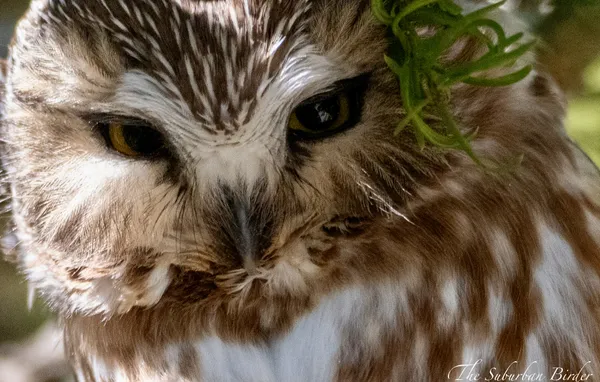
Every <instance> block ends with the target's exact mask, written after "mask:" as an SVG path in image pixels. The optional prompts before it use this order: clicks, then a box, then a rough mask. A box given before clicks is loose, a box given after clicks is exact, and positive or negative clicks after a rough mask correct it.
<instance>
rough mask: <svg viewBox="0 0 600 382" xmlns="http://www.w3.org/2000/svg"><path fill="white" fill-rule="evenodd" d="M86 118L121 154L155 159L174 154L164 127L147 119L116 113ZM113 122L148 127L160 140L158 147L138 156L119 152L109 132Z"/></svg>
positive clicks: (116, 151)
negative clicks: (163, 129)
mask: <svg viewBox="0 0 600 382" xmlns="http://www.w3.org/2000/svg"><path fill="white" fill-rule="evenodd" d="M86 119H87V120H88V122H89V124H90V126H91V127H92V128H93V129H94V130H95V131H96V132H97V133H98V134H100V136H101V137H102V139H103V140H104V143H105V144H106V147H107V148H108V149H110V150H111V151H112V152H114V153H116V154H117V155H119V156H122V157H125V158H128V159H134V160H155V159H162V158H167V157H168V158H170V157H171V156H172V155H171V154H170V153H171V150H170V144H169V142H168V140H167V139H166V138H165V134H164V132H163V131H162V129H159V128H157V127H156V125H155V124H153V123H151V122H149V121H147V120H145V119H142V118H137V117H131V116H122V115H115V114H97V115H92V116H87V117H86ZM113 123H118V124H121V125H123V126H124V127H132V128H143V129H148V131H151V132H152V134H153V135H154V136H155V137H156V139H157V140H160V144H159V145H158V148H157V149H156V150H155V151H153V152H152V153H139V155H138V156H136V157H132V156H127V155H125V154H123V153H121V152H119V151H118V150H117V149H116V148H115V147H114V146H113V144H112V142H111V139H110V135H109V132H110V125H111V124H113Z"/></svg>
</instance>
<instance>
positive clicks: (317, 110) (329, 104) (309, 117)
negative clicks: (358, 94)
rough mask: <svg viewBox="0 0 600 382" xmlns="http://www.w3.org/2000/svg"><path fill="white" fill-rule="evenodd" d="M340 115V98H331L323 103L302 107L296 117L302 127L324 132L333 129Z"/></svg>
mask: <svg viewBox="0 0 600 382" xmlns="http://www.w3.org/2000/svg"><path fill="white" fill-rule="evenodd" d="M339 115H340V99H339V97H331V98H328V99H325V100H322V101H318V102H313V103H310V104H308V105H304V106H300V107H299V108H298V109H297V110H296V117H297V118H298V121H300V123H301V124H302V126H304V127H306V128H307V129H310V130H315V131H323V130H327V129H329V128H331V127H332V126H333V125H334V124H335V123H336V121H337V119H338V117H339Z"/></svg>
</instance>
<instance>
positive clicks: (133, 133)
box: [102, 122, 164, 157]
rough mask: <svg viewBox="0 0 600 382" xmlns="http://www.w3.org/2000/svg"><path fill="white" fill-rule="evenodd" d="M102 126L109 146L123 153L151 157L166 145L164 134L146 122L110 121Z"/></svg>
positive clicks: (130, 155)
mask: <svg viewBox="0 0 600 382" xmlns="http://www.w3.org/2000/svg"><path fill="white" fill-rule="evenodd" d="M102 126H103V127H104V128H105V134H106V138H107V142H108V144H109V146H111V147H112V148H113V149H115V150H116V151H118V152H120V153H121V154H123V155H126V156H129V157H149V156H153V155H156V154H157V153H158V152H159V151H161V149H162V148H163V147H164V140H163V137H162V135H161V134H160V133H159V132H158V131H156V130H154V129H153V128H152V127H150V126H148V125H146V124H142V123H131V124H126V123H121V122H110V123H106V124H102Z"/></svg>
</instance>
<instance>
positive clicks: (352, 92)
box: [288, 73, 371, 141]
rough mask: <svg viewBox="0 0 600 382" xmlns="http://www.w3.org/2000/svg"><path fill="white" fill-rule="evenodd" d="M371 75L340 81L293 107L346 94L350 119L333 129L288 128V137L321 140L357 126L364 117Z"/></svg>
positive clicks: (302, 139) (299, 139)
mask: <svg viewBox="0 0 600 382" xmlns="http://www.w3.org/2000/svg"><path fill="white" fill-rule="evenodd" d="M370 77H371V73H365V74H361V75H358V76H356V77H353V78H348V79H344V80H341V81H338V82H336V83H335V84H334V85H333V86H332V88H331V89H330V90H328V91H326V92H323V93H319V94H317V95H315V96H312V97H309V98H307V99H306V100H304V101H302V102H301V103H299V104H298V105H296V106H295V107H294V109H293V110H294V111H296V110H297V109H298V108H301V107H306V106H309V105H312V104H315V103H318V102H323V101H326V100H329V99H332V98H334V97H339V96H340V95H345V96H347V97H348V101H349V102H350V116H349V118H348V121H346V122H345V123H344V124H343V125H341V126H340V127H338V128H336V129H335V130H331V131H323V132H310V133H309V132H305V131H301V130H293V129H289V128H288V139H291V140H297V141H319V140H323V139H325V138H329V137H333V136H335V135H338V134H340V133H342V132H344V131H347V130H349V129H351V128H352V127H354V126H356V125H357V124H358V123H359V122H360V120H361V118H362V112H363V105H364V95H365V92H366V90H367V86H368V83H369V78H370Z"/></svg>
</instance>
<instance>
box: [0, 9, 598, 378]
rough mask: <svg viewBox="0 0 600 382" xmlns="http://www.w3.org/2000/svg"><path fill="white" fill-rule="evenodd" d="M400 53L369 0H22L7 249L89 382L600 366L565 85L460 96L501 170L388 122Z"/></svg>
mask: <svg viewBox="0 0 600 382" xmlns="http://www.w3.org/2000/svg"><path fill="white" fill-rule="evenodd" d="M464 4H465V5H467V6H469V4H466V3H464ZM494 17H496V19H497V20H500V21H501V22H508V24H505V26H506V27H507V28H510V27H511V26H510V24H511V23H512V22H513V20H511V18H510V17H507V16H506V15H503V14H501V13H497V14H496V15H495V16H494ZM387 45H388V40H387V38H386V30H385V28H384V27H383V26H381V25H379V24H378V23H377V22H376V21H375V19H374V17H373V16H372V14H371V12H370V8H369V2H368V1H366V0H294V1H292V0H222V1H217V0H211V1H209V0H135V1H134V0H34V1H33V2H32V4H31V7H30V10H29V11H28V13H27V14H26V16H25V17H24V18H23V19H22V20H21V21H20V23H19V25H18V27H17V30H16V34H15V38H14V40H13V43H12V46H11V49H10V55H9V60H8V62H7V64H6V68H5V69H6V76H5V79H4V80H3V83H4V86H3V87H4V90H3V99H4V101H3V103H2V133H1V135H2V140H3V146H2V155H3V165H4V168H5V173H6V176H5V185H6V188H7V189H8V190H9V193H10V196H11V207H12V211H13V223H14V227H12V228H13V229H12V234H13V235H14V236H15V237H16V243H17V246H16V248H15V249H14V250H13V251H11V252H10V253H9V254H8V256H9V257H10V258H11V259H13V260H14V261H16V262H17V263H18V264H19V266H20V268H21V270H22V271H23V272H24V273H25V275H26V276H27V279H28V281H29V283H30V284H31V285H32V287H33V288H35V289H36V291H37V293H38V294H39V295H41V296H42V297H43V298H44V299H45V300H46V301H47V303H48V304H49V305H50V307H51V308H52V309H54V310H55V311H56V312H57V313H58V315H59V317H60V320H61V324H62V327H63V328H64V338H65V345H66V351H67V355H68V357H69V360H70V362H71V364H72V366H73V369H74V372H75V374H76V376H77V378H78V380H80V381H226V382H227V381H255V382H276V381H277V382H278V381H282V382H293V381H298V382H300V381H349V382H352V381H357V382H358V381H360V382H362V381H443V380H456V379H457V378H461V375H462V378H466V372H465V367H463V366H461V365H470V364H473V365H475V366H474V367H475V369H474V370H476V371H477V373H480V375H481V378H484V377H489V375H490V373H492V372H493V371H494V370H495V371H496V372H497V373H500V372H501V371H505V370H507V369H508V370H509V371H510V372H512V373H513V374H515V375H516V374H517V373H522V374H527V373H529V374H533V373H539V374H543V375H545V376H546V378H547V379H549V378H550V377H551V376H552V375H553V374H554V375H556V374H555V373H556V372H557V370H556V368H561V370H562V372H561V373H562V375H563V376H565V377H566V376H567V374H568V373H577V372H578V371H580V370H583V373H584V374H585V373H587V374H594V376H592V377H591V379H588V380H594V378H595V376H597V375H600V363H599V361H600V359H599V358H600V177H599V175H598V170H597V169H596V168H595V167H594V165H593V164H592V163H591V162H590V160H589V159H588V158H587V157H586V156H585V155H584V154H583V153H582V152H581V151H580V150H579V148H578V147H577V146H576V145H575V144H573V143H572V142H571V141H570V140H569V139H568V138H567V136H566V134H565V131H564V129H563V123H562V120H563V113H564V105H563V99H562V96H561V94H560V92H559V91H558V90H557V89H556V87H555V86H554V84H553V82H552V80H551V79H550V78H549V77H548V76H547V75H545V74H543V72H542V71H541V70H536V71H534V72H532V73H531V74H530V75H529V76H528V77H527V78H526V79H525V80H524V81H521V82H519V83H517V84H514V85H511V86H505V87H498V88H480V87H474V86H468V85H465V84H463V85H458V86H456V87H455V88H454V89H453V94H452V110H453V113H454V116H455V118H456V120H457V121H459V122H460V126H461V127H462V128H463V129H464V131H465V132H468V131H473V130H475V129H476V130H477V134H476V137H475V139H474V140H473V142H472V145H473V148H474V150H475V151H476V152H477V153H478V154H479V155H481V156H482V157H486V158H490V159H493V160H495V161H497V162H498V163H503V162H509V161H510V160H511V159H514V158H515V157H518V156H520V155H523V161H522V163H521V164H520V165H519V166H518V167H517V168H515V169H514V170H511V171H487V170H486V169H484V168H482V167H481V166H478V165H477V164H476V163H474V162H473V161H472V160H471V159H469V158H468V157H467V156H466V155H464V154H463V153H461V152H458V151H453V150H443V149H440V148H436V147H433V146H426V147H425V148H424V149H421V148H420V147H419V146H418V145H417V143H416V141H415V139H414V135H413V133H412V132H411V130H410V129H405V131H403V132H402V133H401V134H399V135H397V136H395V135H394V134H393V130H394V127H395V125H396V123H397V122H398V121H399V120H400V119H402V118H403V117H404V116H405V112H404V110H403V107H402V101H401V99H400V97H399V90H398V89H399V86H398V82H397V79H396V77H395V76H394V75H393V73H392V72H391V71H390V70H389V69H388V68H387V67H386V65H385V62H384V60H383V55H384V53H385V52H386V50H387V48H388V47H387ZM480 48H481V47H480V46H479V42H478V41H475V40H471V39H465V40H461V41H460V42H459V43H457V44H456V45H455V46H453V47H452V48H451V49H450V50H449V51H448V52H447V53H446V56H445V59H446V60H448V61H449V62H451V61H452V60H454V61H456V62H460V61H461V60H468V59H469V58H471V57H474V56H476V55H477V54H479V53H478V52H479V51H480V50H481V49H480ZM526 60H528V61H530V62H534V58H533V57H528V58H527V59H526ZM432 123H436V121H432ZM469 370H471V369H469ZM588 377H589V375H588Z"/></svg>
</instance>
